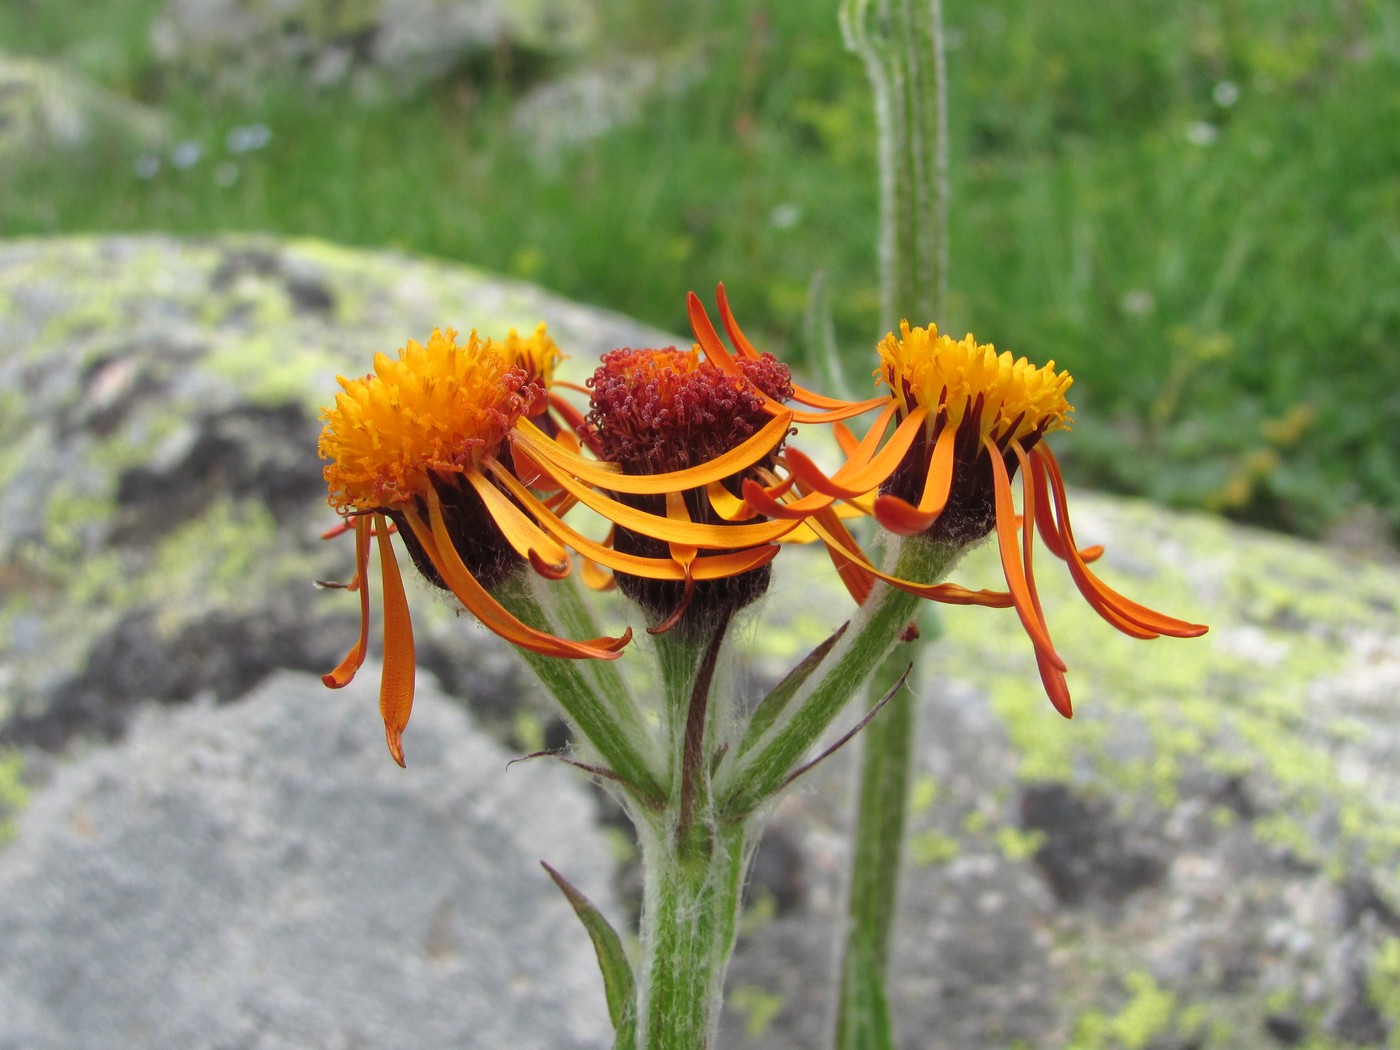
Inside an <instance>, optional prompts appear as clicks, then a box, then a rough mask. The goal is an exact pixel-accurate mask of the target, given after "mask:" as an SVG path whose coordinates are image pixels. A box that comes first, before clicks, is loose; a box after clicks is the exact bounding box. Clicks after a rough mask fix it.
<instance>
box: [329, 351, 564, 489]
mask: <svg viewBox="0 0 1400 1050" xmlns="http://www.w3.org/2000/svg"><path fill="white" fill-rule="evenodd" d="M536 334H537V336H538V335H542V333H536ZM546 338H547V337H546ZM519 342H522V343H524V342H527V341H526V340H519ZM549 345H550V346H551V347H552V346H553V344H552V343H550V344H549ZM557 352H558V351H557V350H556V351H555V353H556V354H557ZM549 363H550V366H551V367H552V363H553V359H552V358H551V359H550V361H549ZM339 381H340V385H341V387H342V388H343V390H342V392H341V393H339V394H337V395H336V398H335V405H334V406H333V407H328V408H326V409H324V410H323V411H322V413H321V419H322V420H323V421H324V424H325V425H324V427H323V429H322V431H321V439H320V442H319V444H318V451H319V452H320V455H321V458H322V459H328V460H330V461H331V462H330V463H328V464H327V465H326V467H325V476H326V484H327V486H328V487H329V489H330V503H331V506H333V507H335V508H336V509H337V510H341V511H345V512H349V511H368V510H379V509H385V508H392V507H394V506H397V505H400V504H403V503H406V502H408V501H409V500H412V499H414V498H415V497H419V496H423V495H425V494H426V492H427V490H428V488H429V487H430V486H431V484H432V476H433V475H435V474H436V475H439V476H441V475H451V474H461V473H464V472H466V471H468V470H472V469H479V468H480V466H481V463H482V461H483V459H484V458H486V457H488V456H490V455H491V454H492V453H494V452H495V451H496V450H497V449H498V448H499V447H500V445H501V443H502V442H503V441H504V440H505V439H506V435H507V434H508V433H509V432H510V430H511V428H512V427H513V426H514V425H515V423H516V421H517V420H518V419H519V418H520V416H521V414H522V412H524V411H525V410H526V408H527V407H528V406H529V405H530V403H531V402H532V401H533V400H534V399H535V397H536V395H537V393H538V387H536V385H535V384H533V383H529V377H528V376H527V373H526V370H525V368H523V367H522V366H521V365H519V364H516V363H513V362H512V361H510V360H509V359H508V358H507V357H506V356H505V354H503V353H502V352H501V349H500V348H499V347H497V346H495V345H493V344H492V342H491V341H490V340H483V339H480V338H478V336H477V334H476V333H475V332H472V333H471V335H470V337H469V338H468V339H467V342H466V345H465V346H459V345H457V333H456V332H455V331H453V330H452V329H450V328H449V329H446V330H445V331H444V330H434V332H433V334H432V336H430V337H429V339H428V345H427V346H426V347H425V346H423V345H422V344H420V343H417V342H414V341H413V340H410V341H409V343H408V345H407V346H405V347H404V348H403V349H402V350H400V351H399V356H398V359H397V360H395V359H393V358H391V357H389V356H388V355H387V354H376V355H375V358H374V372H373V374H371V375H367V376H365V377H364V378H363V379H346V378H345V377H343V376H341V377H339ZM522 387H525V389H523V390H522Z"/></svg>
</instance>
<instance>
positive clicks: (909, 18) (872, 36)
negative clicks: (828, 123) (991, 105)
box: [841, 0, 948, 327]
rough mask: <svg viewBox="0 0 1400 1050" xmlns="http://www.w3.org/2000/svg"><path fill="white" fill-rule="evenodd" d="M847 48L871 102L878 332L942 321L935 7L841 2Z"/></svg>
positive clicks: (944, 264) (940, 76) (944, 148)
mask: <svg viewBox="0 0 1400 1050" xmlns="http://www.w3.org/2000/svg"><path fill="white" fill-rule="evenodd" d="M841 30H842V33H843V35H844V36H845V38H846V46H847V47H849V48H850V49H851V50H852V51H854V52H856V53H857V54H858V55H859V56H860V58H861V60H862V61H863V62H864V63H865V68H866V72H867V74H868V75H869V77H870V84H871V87H872V88H873V89H874V93H875V120H876V125H877V127H878V129H879V146H878V149H879V165H880V168H879V170H880V239H879V245H880V286H881V310H882V317H881V319H880V320H881V324H882V325H884V326H885V327H893V326H894V325H895V323H896V322H897V321H899V320H900V318H902V317H907V318H910V319H911V320H912V319H918V320H917V321H916V323H918V324H926V323H928V322H929V321H943V320H945V318H944V317H943V316H942V310H943V308H944V305H945V300H946V298H947V287H948V109H947V71H946V68H945V65H944V52H943V10H942V0H843V2H842V4H841Z"/></svg>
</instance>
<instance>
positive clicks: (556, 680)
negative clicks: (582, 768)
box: [494, 580, 665, 806]
mask: <svg viewBox="0 0 1400 1050" xmlns="http://www.w3.org/2000/svg"><path fill="white" fill-rule="evenodd" d="M568 583H569V581H567V580H556V581H554V584H555V585H556V586H563V585H567V584H568ZM494 595H495V597H496V600H497V601H499V602H500V603H501V604H502V605H504V606H505V607H506V608H507V609H509V610H510V611H511V612H512V613H513V614H514V615H515V616H517V617H519V618H520V620H521V621H522V622H524V623H526V624H529V625H530V626H531V627H535V628H537V629H539V630H553V629H554V626H555V625H554V623H553V621H552V619H551V617H550V615H549V613H548V611H547V610H546V609H545V607H544V606H543V604H542V603H541V602H540V600H539V598H538V597H537V596H536V595H535V593H534V592H533V591H532V590H531V589H530V587H529V585H528V583H526V582H524V581H520V580H512V581H510V582H508V583H507V584H505V585H503V586H501V587H499V588H497V589H496V591H495V592H494ZM518 651H519V653H520V655H521V657H522V658H523V659H524V660H525V663H526V664H527V665H528V666H529V668H530V670H531V671H533V672H534V673H535V675H536V676H537V677H538V678H539V679H540V681H541V682H543V683H544V685H545V688H547V689H548V690H549V691H550V693H551V694H553V696H554V698H555V700H557V701H558V702H559V706H560V707H561V708H563V710H564V713H565V714H566V715H567V716H568V717H569V719H570V721H572V722H573V723H574V726H575V727H576V728H577V729H578V731H579V733H580V734H581V735H582V736H583V737H584V739H586V740H587V741H588V742H589V743H590V744H591V745H592V747H593V748H594V750H595V751H597V753H598V755H599V757H601V758H602V760H603V761H604V762H606V763H607V765H608V768H609V769H610V770H611V772H613V773H615V774H616V775H617V776H618V777H619V778H620V779H621V781H622V783H623V784H624V786H625V787H627V788H628V792H629V794H630V795H632V796H633V797H634V798H635V799H636V800H637V801H639V802H641V803H642V804H643V805H649V806H655V805H659V804H660V801H661V800H662V799H663V798H664V797H665V796H664V791H663V789H662V783H661V780H660V778H659V777H658V776H657V774H656V772H655V771H654V770H653V768H652V764H651V763H650V762H649V761H648V760H647V753H646V752H647V747H646V744H647V740H648V734H647V733H646V731H645V728H644V726H643V723H642V719H641V715H640V713H639V712H638V711H637V708H636V705H635V704H633V703H632V701H631V699H630V697H626V698H625V702H624V703H621V704H619V703H616V702H610V700H615V698H612V697H610V696H609V695H607V694H606V693H601V692H600V691H599V690H598V689H597V688H596V684H597V680H596V679H592V678H591V676H588V675H585V673H584V671H583V669H582V668H580V666H579V663H580V661H578V660H564V659H560V658H558V657H554V656H543V655H541V654H540V653H536V652H531V651H530V650H529V649H525V648H519V649H518ZM619 684H620V681H619ZM624 695H625V690H624Z"/></svg>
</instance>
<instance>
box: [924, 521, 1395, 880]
mask: <svg viewBox="0 0 1400 1050" xmlns="http://www.w3.org/2000/svg"><path fill="white" fill-rule="evenodd" d="M1075 499H1076V500H1078V501H1079V502H1082V503H1085V504H1087V506H1088V509H1089V511H1090V513H1088V514H1086V515H1085V516H1084V518H1085V521H1086V522H1088V523H1089V524H1090V525H1094V526H1097V528H1096V529H1095V530H1094V531H1090V530H1089V529H1086V528H1082V527H1081V533H1083V535H1082V536H1081V542H1095V541H1099V540H1106V541H1108V544H1109V550H1110V555H1109V556H1107V557H1105V558H1104V559H1103V563H1102V564H1101V565H1100V566H1098V567H1097V568H1098V571H1099V573H1100V575H1101V576H1102V577H1103V578H1104V579H1106V580H1107V581H1108V582H1110V583H1111V584H1112V585H1113V586H1115V587H1117V588H1118V589H1120V590H1121V591H1123V592H1124V593H1126V594H1128V595H1129V596H1130V597H1132V598H1134V599H1135V600H1137V601H1140V602H1142V603H1143V604H1145V605H1148V606H1150V607H1152V608H1155V609H1161V610H1164V611H1166V612H1169V613H1172V614H1175V615H1179V616H1185V617H1187V618H1193V619H1204V620H1208V621H1210V626H1211V633H1210V634H1207V635H1206V636H1205V637H1204V638H1201V639H1193V640H1178V639H1171V638H1163V639H1158V640H1155V641H1149V642H1143V641H1138V640H1134V639H1130V638H1127V637H1124V636H1122V635H1120V634H1118V633H1117V632H1116V631H1114V630H1113V629H1112V628H1111V627H1110V626H1109V625H1108V624H1106V623H1104V622H1103V621H1102V620H1101V619H1100V618H1099V617H1098V616H1097V615H1096V614H1095V613H1094V612H1093V610H1092V609H1090V608H1089V607H1088V605H1087V604H1086V603H1085V602H1084V601H1083V599H1082V598H1081V597H1080V596H1079V595H1078V594H1077V593H1076V592H1075V590H1074V588H1073V586H1072V584H1071V582H1070V581H1069V579H1068V575H1067V573H1066V572H1065V571H1064V567H1063V566H1062V565H1060V564H1058V563H1057V562H1055V561H1054V560H1053V559H1051V558H1045V557H1042V558H1040V559H1039V563H1040V570H1039V571H1038V572H1037V581H1038V583H1039V585H1040V590H1041V596H1042V599H1043V603H1044V606H1045V610H1046V615H1047V619H1048V621H1049V624H1050V630H1051V634H1052V636H1053V638H1054V640H1055V643H1056V646H1057V648H1058V650H1059V652H1060V654H1061V655H1062V656H1063V657H1064V659H1065V661H1066V663H1067V664H1068V665H1069V683H1070V689H1071V692H1072V693H1073V696H1074V703H1075V717H1074V719H1073V720H1072V721H1069V722H1065V721H1064V720H1062V719H1060V718H1059V717H1058V716H1057V715H1055V714H1054V713H1053V711H1052V710H1051V709H1050V705H1049V702H1048V700H1046V698H1045V697H1044V695H1043V692H1042V690H1041V688H1040V685H1039V681H1038V676H1037V674H1036V671H1035V667H1034V660H1033V657H1032V651H1031V646H1030V643H1029V642H1028V641H1027V640H1026V638H1025V636H1024V632H1023V630H1022V628H1021V626H1020V623H1019V622H1018V621H1017V620H1016V618H1015V617H1014V616H1010V615H1000V614H999V611H994V610H963V609H954V610H951V611H949V612H948V613H947V614H946V615H945V616H944V617H943V622H944V627H945V632H946V637H945V639H944V640H943V641H942V642H941V643H940V645H939V649H938V653H939V658H940V662H941V663H942V665H943V666H945V667H947V668H949V669H950V670H951V671H952V673H954V674H958V675H962V676H966V677H968V678H970V679H972V680H974V681H976V682H978V683H979V684H980V685H982V686H984V687H985V688H986V689H987V690H988V691H989V692H990V694H991V702H992V705H993V708H994V710H995V711H996V712H997V714H998V715H999V716H1000V717H1001V719H1002V721H1003V723H1004V725H1005V727H1006V732H1007V735H1008V739H1009V741H1010V743H1011V746H1012V748H1013V749H1014V751H1015V753H1016V756H1017V761H1018V764H1019V769H1018V775H1019V777H1020V778H1021V779H1022V780H1024V781H1036V780H1059V781H1079V782H1081V783H1088V782H1097V783H1100V784H1104V785H1107V786H1110V787H1111V788H1113V789H1114V790H1115V792H1116V793H1118V794H1120V795H1123V796H1125V797H1136V798H1142V799H1146V800H1150V801H1152V802H1154V803H1156V804H1157V805H1160V806H1163V807H1170V806H1172V805H1173V804H1174V803H1175V801H1176V799H1177V795H1178V789H1179V785H1180V783H1181V781H1182V778H1183V776H1184V775H1185V774H1186V773H1187V772H1188V771H1189V770H1192V769H1200V768H1201V767H1202V766H1204V767H1205V768H1206V769H1210V770H1215V771H1217V772H1220V773H1222V774H1226V775H1241V774H1242V775H1246V776H1248V777H1250V778H1251V783H1252V785H1254V786H1256V787H1257V788H1258V789H1259V790H1260V791H1261V793H1262V794H1261V799H1260V801H1261V804H1263V805H1264V806H1265V808H1266V810H1268V811H1269V813H1268V816H1269V819H1267V820H1264V821H1262V822H1260V824H1259V827H1258V829H1257V830H1258V833H1259V834H1260V835H1261V837H1263V838H1264V839H1266V840H1267V841H1269V842H1270V843H1272V844H1286V845H1289V846H1290V847H1292V846H1294V845H1297V846H1298V848H1299V849H1304V847H1305V846H1306V847H1308V848H1307V849H1306V851H1305V852H1304V853H1303V854H1302V855H1304V856H1309V857H1313V858H1314V859H1317V860H1318V861H1319V862H1323V861H1327V862H1329V863H1330V864H1331V865H1334V866H1336V867H1338V868H1340V867H1342V866H1344V865H1345V863H1347V862H1348V861H1349V859H1350V858H1354V857H1356V856H1358V855H1362V856H1365V857H1366V858H1368V859H1369V860H1370V861H1371V862H1372V863H1377V864H1382V865H1384V864H1385V863H1386V862H1387V861H1389V862H1390V863H1389V868H1390V869H1392V870H1393V869H1395V868H1396V867H1397V866H1400V803H1397V802H1391V801H1390V800H1388V799H1387V798H1386V797H1385V792H1377V791H1376V790H1375V784H1374V776H1375V774H1377V773H1381V774H1384V773H1385V771H1384V770H1381V769H1377V768H1375V758H1374V756H1372V757H1370V758H1368V757H1366V755H1367V753H1366V751H1365V748H1366V747H1367V746H1368V742H1367V740H1366V733H1365V732H1364V729H1365V726H1366V725H1367V724H1368V722H1367V718H1369V717H1370V716H1369V715H1367V716H1366V717H1354V716H1351V715H1349V714H1348V713H1347V712H1346V711H1345V710H1337V709H1333V708H1332V707H1331V706H1329V705H1326V704H1319V703H1318V702H1316V700H1315V695H1316V693H1317V690H1318V688H1319V683H1326V682H1328V681H1330V680H1332V679H1333V678H1334V677H1335V676H1338V675H1342V674H1343V673H1344V672H1346V670H1347V669H1348V668H1350V667H1352V666H1354V661H1356V660H1357V659H1359V657H1358V655H1357V654H1358V653H1359V652H1361V651H1362V650H1361V647H1360V643H1358V642H1357V641H1356V639H1358V638H1364V637H1371V636H1379V637H1385V636H1387V632H1391V633H1393V632H1394V631H1395V630H1396V629H1397V628H1400V623H1398V622H1397V621H1400V615H1397V611H1400V576H1397V574H1395V573H1394V572H1390V571H1387V570H1384V569H1382V568H1380V567H1378V566H1370V567H1369V570H1370V571H1368V573H1367V574H1366V580H1365V582H1364V583H1361V582H1359V581H1358V584H1357V586H1349V585H1348V586H1342V587H1339V586H1338V585H1337V581H1338V580H1345V579H1348V577H1349V573H1351V572H1354V568H1352V567H1349V566H1348V565H1347V564H1346V563H1345V562H1344V561H1342V560H1341V559H1340V558H1338V557H1334V556H1332V555H1330V554H1328V553H1327V552H1325V551H1320V550H1317V549H1314V548H1311V547H1309V546H1307V545H1306V544H1301V543H1296V542H1293V541H1289V540H1286V539H1282V538H1277V537H1271V536H1265V535H1259V534H1253V533H1249V532H1247V531H1240V530H1234V529H1231V528H1229V527H1226V526H1224V525H1223V524H1221V523H1219V522H1216V521H1213V520H1211V519H1206V518H1200V517H1192V516H1179V515H1170V514H1166V513H1165V512H1160V511H1156V510H1153V509H1151V508H1145V507H1142V506H1139V505H1135V504H1128V505H1125V506H1123V507H1121V508H1120V507H1118V506H1117V505H1108V504H1104V503H1101V502H1099V501H1097V500H1094V499H1093V498H1092V497H1090V498H1087V499H1086V498H1083V497H1079V496H1077V495H1076V497H1075ZM1096 532H1106V533H1108V535H1099V534H1096ZM998 570H999V566H997V565H996V559H995V555H994V552H992V551H990V550H987V549H985V548H984V549H982V550H979V551H978V552H975V553H974V555H972V556H971V557H969V559H968V560H967V562H966V564H965V565H964V566H962V567H961V568H960V570H959V572H958V573H957V574H956V577H955V578H957V579H958V580H959V582H966V583H967V584H968V585H970V586H992V585H995V582H996V577H997V573H998ZM1347 755H1350V756H1352V761H1351V765H1350V766H1349V767H1348V768H1349V769H1350V773H1349V775H1347V776H1343V775H1342V766H1341V763H1342V760H1343V757H1344V756H1347ZM1357 756H1359V757H1357ZM1358 763H1359V764H1358ZM1261 770H1262V772H1263V776H1262V777H1261V776H1260V771H1261ZM1367 770H1369V771H1370V772H1369V773H1367V772H1366V771H1367ZM1363 773H1364V774H1365V775H1362V774H1363ZM1324 801H1325V802H1326V804H1327V805H1328V806H1329V807H1331V808H1332V810H1334V811H1335V813H1334V816H1333V817H1332V818H1330V819H1332V820H1333V822H1334V823H1336V824H1337V826H1338V827H1339V828H1340V839H1341V841H1340V843H1338V842H1337V841H1335V836H1334V837H1333V838H1328V837H1327V836H1323V837H1321V838H1319V836H1318V835H1317V828H1316V827H1315V826H1314V825H1313V824H1311V823H1310V822H1309V821H1310V819H1311V817H1312V815H1313V814H1318V813H1319V812H1320V807H1321V806H1322V804H1323V803H1324ZM1319 851H1323V852H1326V853H1327V854H1328V857H1326V858H1324V857H1320V856H1317V855H1318V853H1319Z"/></svg>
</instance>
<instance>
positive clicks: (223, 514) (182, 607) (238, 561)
mask: <svg viewBox="0 0 1400 1050" xmlns="http://www.w3.org/2000/svg"><path fill="white" fill-rule="evenodd" d="M280 546H283V547H285V545H280ZM278 549H279V543H278V537H277V522H276V520H275V519H274V518H273V517H272V514H271V512H269V511H268V510H267V508H265V507H262V506H260V505H258V504H256V503H253V502H243V503H229V504H226V505H215V506H212V507H210V508H209V510H208V511H207V512H206V513H205V514H204V515H202V516H200V517H198V518H194V519H192V520H190V521H188V522H186V523H185V524H183V525H181V526H180V527H179V528H178V529H176V530H174V531H173V532H171V533H170V534H169V535H168V536H166V537H164V538H163V539H162V540H161V542H160V544H159V545H158V546H157V548H156V551H155V556H154V558H153V560H152V563H151V568H150V569H149V570H148V571H147V573H146V574H145V577H144V580H145V585H146V586H147V587H148V588H149V590H150V592H151V593H150V596H151V597H153V598H155V597H158V598H159V600H160V608H161V609H162V610H169V613H168V614H165V618H166V619H169V620H171V621H173V622H179V621H181V620H182V619H183V618H186V617H187V616H188V615H189V613H190V611H191V610H198V609H201V608H205V607H208V606H209V605H210V604H211V603H216V604H218V605H220V606H228V607H233V608H241V607H243V606H246V605H248V604H249V602H250V601H255V600H256V596H257V593H258V592H261V593H263V594H266V593H267V592H268V591H270V590H272V589H273V588H274V587H276V586H278V585H282V584H286V583H290V582H292V581H294V580H297V579H301V578H302V577H303V574H304V572H305V562H304V561H302V560H301V559H299V558H297V557H295V556H294V555H290V554H289V555H287V556H286V557H285V558H283V559H278V558H277V557H276V556H275V552H276V551H277V550H278ZM307 595H308V601H311V600H314V592H312V590H311V588H310V586H309V585H308V587H307Z"/></svg>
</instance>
